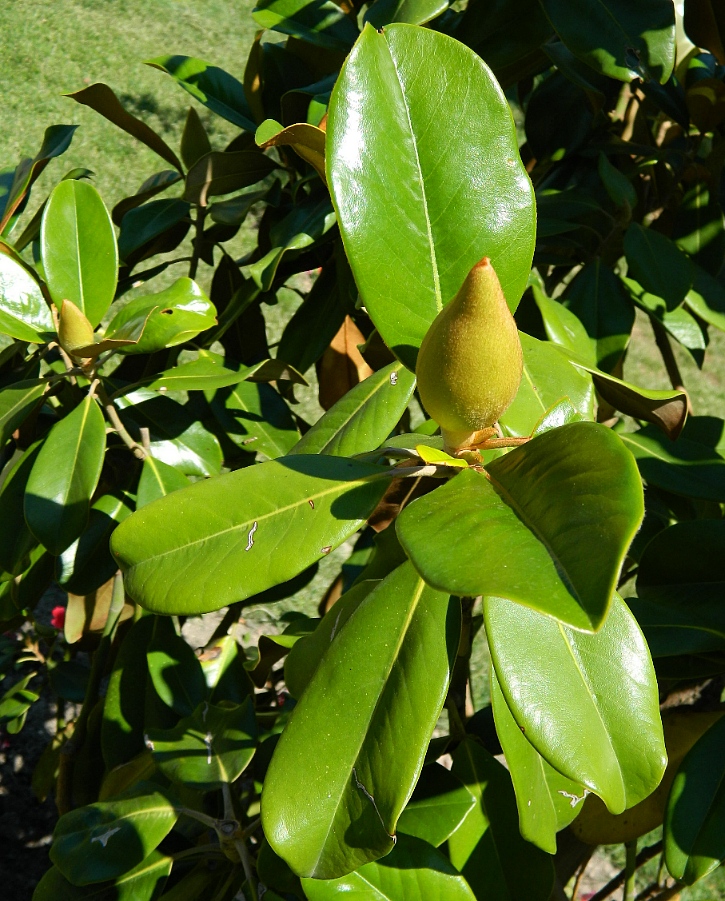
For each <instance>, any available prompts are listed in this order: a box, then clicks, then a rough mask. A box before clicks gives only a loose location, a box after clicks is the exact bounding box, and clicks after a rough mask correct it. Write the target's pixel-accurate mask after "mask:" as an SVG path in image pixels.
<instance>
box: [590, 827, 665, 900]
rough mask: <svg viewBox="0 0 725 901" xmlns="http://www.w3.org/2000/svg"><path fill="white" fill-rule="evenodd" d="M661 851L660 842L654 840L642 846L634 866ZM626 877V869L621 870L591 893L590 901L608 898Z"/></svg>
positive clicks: (638, 866)
mask: <svg viewBox="0 0 725 901" xmlns="http://www.w3.org/2000/svg"><path fill="white" fill-rule="evenodd" d="M661 851H662V842H661V841H659V842H656V843H655V844H654V845H648V846H647V847H646V848H642V850H641V851H640V852H639V854H638V855H637V860H636V866H635V869H639V868H640V867H641V866H642V865H643V864H646V863H647V861H648V860H652V858H653V857H657V855H658V854H659V853H660V852H661ZM625 878H626V869H624V870H622V871H621V872H620V873H617V875H616V876H615V877H614V878H613V879H610V880H609V882H608V883H607V884H606V885H605V886H604V888H600V889H599V891H598V892H597V893H596V894H595V895H592V897H591V899H590V901H604V899H605V898H608V897H609V896H610V895H611V894H613V893H614V892H616V891H617V889H618V888H619V886H620V885H623V884H624V880H625Z"/></svg>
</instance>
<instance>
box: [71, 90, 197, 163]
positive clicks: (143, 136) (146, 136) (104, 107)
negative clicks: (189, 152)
mask: <svg viewBox="0 0 725 901" xmlns="http://www.w3.org/2000/svg"><path fill="white" fill-rule="evenodd" d="M66 97H70V98H71V99H72V100H75V101H76V103H82V104H84V105H85V106H89V107H90V108H91V109H92V110H95V111H96V112H97V113H100V114H101V115H102V116H103V117H104V118H106V119H108V121H109V122H113V124H114V125H116V126H118V128H121V129H123V131H125V132H127V133H128V134H130V135H131V136H132V137H134V138H136V140H137V141H141V143H142V144H145V145H146V146H147V147H148V148H149V149H151V150H153V151H154V153H156V154H158V155H159V156H160V157H161V159H163V160H166V162H167V163H170V164H171V165H172V166H173V167H174V169H176V170H177V171H179V172H183V168H182V166H181V163H180V162H179V158H178V157H177V155H176V154H175V153H174V151H173V150H172V149H171V148H170V147H169V145H168V144H167V143H166V141H164V140H163V138H161V137H160V136H159V135H157V134H156V132H155V131H154V130H153V129H151V128H150V127H149V126H148V125H147V124H146V123H145V122H143V121H142V120H141V119H137V118H136V116H132V115H131V113H129V112H128V110H126V109H124V107H123V106H122V104H121V103H120V101H119V99H118V97H116V95H115V94H114V92H113V91H112V90H111V88H109V87H108V85H107V84H102V83H98V84H92V85H90V87H87V88H83V90H82V91H76V92H75V93H73V94H66Z"/></svg>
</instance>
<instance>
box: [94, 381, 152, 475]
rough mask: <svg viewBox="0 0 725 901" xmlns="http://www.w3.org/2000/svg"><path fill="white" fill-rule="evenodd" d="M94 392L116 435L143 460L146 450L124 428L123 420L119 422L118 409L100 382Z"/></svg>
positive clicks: (135, 455)
mask: <svg viewBox="0 0 725 901" xmlns="http://www.w3.org/2000/svg"><path fill="white" fill-rule="evenodd" d="M96 393H97V395H98V399H99V400H100V402H101V406H102V407H103V410H104V412H105V414H106V416H107V417H108V420H109V422H110V423H111V425H112V426H113V428H114V429H115V430H116V433H117V434H118V437H119V438H120V439H121V441H123V443H124V444H125V445H126V447H127V448H128V449H129V450H130V451H131V453H132V454H133V455H134V457H136V458H137V459H139V460H144V459H145V458H146V456H147V452H146V451H145V450H144V449H143V447H141V445H140V444H139V443H138V442H137V441H134V440H133V438H132V437H131V435H130V434H129V432H128V430H127V429H126V426H125V425H124V424H123V422H121V417H120V416H119V415H118V410H117V409H116V407H115V405H114V403H113V401H112V400H111V399H110V397H109V396H108V394H107V393H106V389H105V388H104V387H103V385H102V384H100V383H99V385H98V389H97V391H96Z"/></svg>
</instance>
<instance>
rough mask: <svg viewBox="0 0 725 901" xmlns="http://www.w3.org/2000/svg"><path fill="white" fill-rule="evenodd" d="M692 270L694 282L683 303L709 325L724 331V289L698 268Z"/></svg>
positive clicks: (695, 266) (694, 266)
mask: <svg viewBox="0 0 725 901" xmlns="http://www.w3.org/2000/svg"><path fill="white" fill-rule="evenodd" d="M692 270H693V272H694V280H693V283H692V288H691V290H690V291H689V292H688V294H687V297H686V298H685V303H686V304H687V306H688V307H689V308H690V309H691V310H692V312H693V313H696V314H697V315H698V316H699V317H700V318H701V319H704V320H705V322H707V323H708V324H709V325H714V326H715V328H718V329H720V331H725V288H723V286H722V285H721V284H720V282H719V281H717V280H716V279H714V278H713V277H712V276H711V275H709V274H708V273H707V272H705V270H704V269H702V268H701V267H700V266H697V265H693V267H692Z"/></svg>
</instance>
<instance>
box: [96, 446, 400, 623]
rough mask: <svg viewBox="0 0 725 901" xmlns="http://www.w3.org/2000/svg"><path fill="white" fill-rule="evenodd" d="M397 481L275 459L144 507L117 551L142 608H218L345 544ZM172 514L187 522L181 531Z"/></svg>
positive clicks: (329, 463) (359, 467)
mask: <svg viewBox="0 0 725 901" xmlns="http://www.w3.org/2000/svg"><path fill="white" fill-rule="evenodd" d="M389 478H390V476H389V474H388V472H387V471H386V470H384V469H381V468H380V467H377V466H368V465H366V464H362V463H356V462H353V461H351V460H346V459H342V458H329V457H323V458H321V457H317V456H314V457H313V456H309V457H308V456H299V457H282V458H281V459H280V460H270V461H269V462H267V463H260V464H257V465H255V466H250V467H247V468H245V469H241V470H238V471H237V472H233V473H230V474H228V475H225V476H224V477H223V478H219V479H212V480H210V481H206V482H197V483H196V484H194V485H191V486H190V487H189V488H185V489H184V490H183V491H179V492H174V493H173V494H171V495H168V496H167V497H165V498H161V500H158V501H156V502H155V503H153V504H149V505H148V506H147V507H144V508H142V509H141V510H138V511H137V512H136V513H135V514H134V515H133V516H131V517H129V519H128V520H126V522H125V523H123V524H122V526H121V527H120V530H119V529H117V530H116V532H114V535H113V541H112V548H113V553H114V556H115V557H116V559H117V560H118V562H119V564H120V566H121V568H122V569H123V571H124V574H125V581H126V590H127V591H128V593H129V594H130V595H131V597H133V598H134V599H135V600H137V601H138V602H139V603H140V604H141V605H142V606H144V607H147V608H148V609H151V610H154V611H157V612H162V613H182V612H183V613H187V614H188V613H201V612H206V611H208V610H218V609H219V608H220V607H223V606H225V605H226V604H229V603H231V602H233V601H240V600H244V599H245V598H248V597H251V596H252V595H254V594H257V593H258V592H260V591H264V590H265V589H266V588H271V587H272V586H274V585H279V584H280V583H281V582H285V581H286V580H287V579H290V578H292V577H293V576H295V575H297V574H298V573H300V572H302V570H304V569H306V568H307V567H308V566H309V565H310V564H311V563H314V562H315V561H316V560H319V559H321V558H322V557H324V556H326V555H327V554H328V553H329V552H330V550H331V549H332V548H333V547H337V546H338V545H340V544H342V542H343V541H345V540H346V539H347V538H349V537H350V535H352V534H353V533H354V532H356V531H357V530H358V529H359V528H360V526H361V525H362V523H363V522H364V520H365V519H366V517H367V516H369V515H370V513H371V512H372V511H373V509H374V508H375V506H376V505H377V503H378V501H379V500H380V498H381V497H382V495H383V492H384V491H385V488H386V487H387V484H388V481H389ZM169 521H175V522H179V523H180V522H181V521H183V523H184V527H183V529H182V530H181V531H180V532H178V533H176V532H174V533H172V532H171V531H170V530H169V529H168V528H167V527H166V524H167V523H168V522H169ZM291 547H294V549H295V552H294V554H292V553H290V552H289V548H291Z"/></svg>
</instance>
